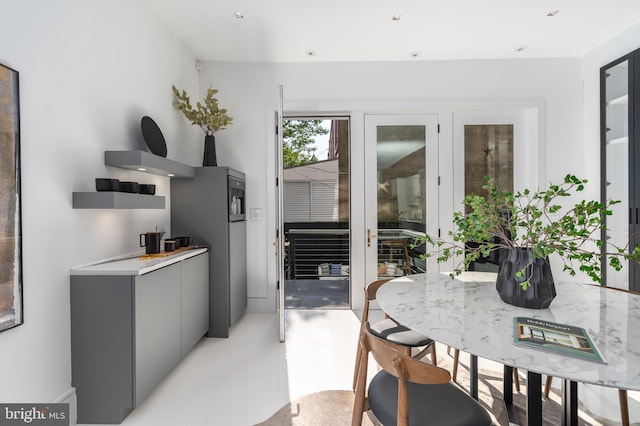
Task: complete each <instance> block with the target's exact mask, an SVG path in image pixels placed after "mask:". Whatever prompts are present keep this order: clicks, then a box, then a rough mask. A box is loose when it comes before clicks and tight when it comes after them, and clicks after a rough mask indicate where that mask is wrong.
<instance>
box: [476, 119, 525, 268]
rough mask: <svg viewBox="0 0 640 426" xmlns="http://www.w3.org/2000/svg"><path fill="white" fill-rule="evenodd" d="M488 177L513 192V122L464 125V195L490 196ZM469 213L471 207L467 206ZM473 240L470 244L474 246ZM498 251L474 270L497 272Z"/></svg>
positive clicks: (483, 258) (481, 261)
mask: <svg viewBox="0 0 640 426" xmlns="http://www.w3.org/2000/svg"><path fill="white" fill-rule="evenodd" d="M486 178H490V179H492V180H493V181H495V182H496V184H497V185H498V188H500V189H501V190H502V191H510V192H513V124H477V125H476V124H471V125H465V126H464V195H465V196H467V195H483V196H487V195H488V194H487V191H486V190H485V189H483V188H482V186H483V185H484V184H485V183H486ZM466 208H467V213H469V210H470V207H469V206H466ZM474 244H475V243H474V242H472V241H469V242H467V246H471V247H472V246H473V245H474ZM498 262H499V259H498V252H497V251H494V252H492V253H490V254H489V255H488V256H486V257H482V258H480V259H478V260H477V261H475V262H473V263H472V264H471V265H470V266H469V269H470V270H472V271H482V272H497V271H498Z"/></svg>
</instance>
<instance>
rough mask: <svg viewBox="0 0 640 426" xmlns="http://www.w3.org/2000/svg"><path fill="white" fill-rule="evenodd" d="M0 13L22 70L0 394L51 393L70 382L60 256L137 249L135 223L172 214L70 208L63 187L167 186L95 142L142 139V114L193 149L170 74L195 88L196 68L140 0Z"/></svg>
mask: <svg viewBox="0 0 640 426" xmlns="http://www.w3.org/2000/svg"><path fill="white" fill-rule="evenodd" d="M1 13H2V25H0V63H3V64H5V65H7V66H10V67H12V68H14V69H16V70H18V71H19V73H20V75H19V78H20V127H21V148H22V197H23V198H22V201H23V207H24V209H23V249H24V257H23V261H24V315H25V323H24V324H23V325H21V326H19V327H16V328H14V329H11V330H9V331H5V332H3V333H0V348H1V350H0V377H1V378H2V379H1V381H2V385H1V386H0V401H2V402H6V403H8V402H54V401H59V400H62V399H64V398H65V397H66V396H67V395H68V393H69V392H70V388H71V355H70V310H69V270H70V268H71V267H72V266H75V265H80V264H86V263H89V262H92V261H97V260H100V259H105V258H109V257H113V256H117V255H122V254H125V253H132V252H137V251H139V250H140V248H139V247H138V234H139V233H141V232H145V231H147V230H151V229H153V227H154V226H155V225H164V226H165V227H166V228H167V231H169V229H168V227H169V224H170V223H169V210H168V209H164V210H118V211H115V210H114V211H111V210H95V211H94V210H74V209H72V208H71V193H72V192H73V191H93V190H95V186H94V178H96V177H116V178H120V179H121V180H127V179H128V180H135V181H139V182H148V183H155V184H157V185H158V188H157V193H158V194H159V195H168V178H162V177H155V176H153V175H146V174H142V173H137V172H128V171H123V170H120V169H116V168H110V167H105V165H104V151H105V150H118V149H144V142H143V139H142V136H141V134H140V130H139V128H140V127H139V126H140V119H141V117H142V116H143V115H149V116H151V117H152V118H154V120H155V121H156V122H157V123H158V125H159V126H160V128H161V129H162V130H163V133H164V136H165V139H166V141H167V145H168V151H169V154H168V157H169V158H174V159H177V160H181V161H183V162H188V163H190V164H196V163H197V162H198V161H200V159H201V154H200V152H201V149H202V148H201V147H200V146H198V145H197V144H198V139H197V133H195V132H193V131H192V129H191V128H190V125H189V124H188V123H187V122H186V120H184V118H183V117H182V116H181V115H180V113H179V112H178V111H175V110H174V109H173V108H172V106H171V102H172V94H171V84H173V83H175V84H178V85H180V86H182V87H185V88H187V89H188V90H191V91H195V90H196V89H197V88H198V81H197V72H196V71H195V67H194V62H195V59H194V57H193V55H192V54H191V53H190V52H189V51H187V50H186V49H185V48H184V47H183V46H182V45H181V44H180V43H178V42H177V41H176V39H175V38H174V37H173V36H172V35H171V34H170V33H169V32H168V31H167V30H166V29H165V27H164V26H163V24H162V23H161V22H160V21H159V20H158V19H157V18H156V16H155V15H154V14H153V13H152V12H151V11H150V10H149V9H148V8H147V6H146V5H145V4H144V3H143V2H141V1H138V0H134V1H132V0H92V1H85V0H40V1H38V0H12V1H4V2H3V3H2V12H1ZM181 135H183V136H184V135H189V136H188V137H189V140H185V139H183V138H182V137H181ZM200 143H201V142H200ZM167 202H168V198H167Z"/></svg>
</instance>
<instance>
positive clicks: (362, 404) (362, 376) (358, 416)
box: [351, 345, 369, 426]
mask: <svg viewBox="0 0 640 426" xmlns="http://www.w3.org/2000/svg"><path fill="white" fill-rule="evenodd" d="M358 346H360V345H358ZM359 351H360V362H359V364H360V368H359V369H358V378H357V380H356V389H355V393H356V395H355V399H354V401H353V414H352V417H351V426H361V425H362V416H363V414H364V410H365V408H366V406H367V398H366V387H367V368H368V358H369V354H368V353H367V352H366V351H365V350H363V349H362V348H361V347H359Z"/></svg>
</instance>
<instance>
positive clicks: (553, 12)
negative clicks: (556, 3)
mask: <svg viewBox="0 0 640 426" xmlns="http://www.w3.org/2000/svg"><path fill="white" fill-rule="evenodd" d="M558 12H560V11H559V10H552V11H551V12H549V13H547V16H556V15H557V14H558Z"/></svg>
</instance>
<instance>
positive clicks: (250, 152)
mask: <svg viewBox="0 0 640 426" xmlns="http://www.w3.org/2000/svg"><path fill="white" fill-rule="evenodd" d="M200 84H201V88H202V89H203V90H204V89H205V88H206V87H208V86H210V85H212V86H213V87H215V88H217V89H219V90H220V93H219V95H220V100H221V104H222V105H223V106H224V107H226V108H228V109H229V112H230V114H231V115H232V116H233V117H234V125H233V126H232V127H230V128H229V129H227V130H224V131H223V132H220V133H219V134H217V136H216V138H217V139H219V140H220V143H219V144H218V154H219V163H220V164H223V165H228V166H230V167H234V168H238V169H240V170H243V171H245V172H246V174H247V207H248V208H249V209H251V208H261V209H264V211H265V214H264V220H263V221H249V222H248V227H247V232H248V239H249V240H250V241H251V244H249V248H248V262H247V264H248V265H250V268H249V270H248V277H249V310H250V311H252V312H273V310H274V309H275V306H276V305H275V269H274V265H275V264H274V256H273V246H272V243H273V241H274V238H273V236H274V235H275V231H274V224H273V223H272V222H273V220H274V215H273V212H274V195H273V188H274V178H273V176H274V168H273V152H274V149H275V148H274V140H275V138H274V134H273V125H274V124H273V123H274V118H273V117H274V110H275V106H276V88H277V85H279V84H283V85H284V99H285V101H284V106H285V112H291V113H294V112H330V113H350V114H351V117H352V120H351V126H352V127H351V157H350V158H351V161H352V170H353V173H352V176H351V179H352V190H351V195H352V199H351V205H352V241H364V234H365V229H364V226H365V225H364V220H363V218H364V208H363V206H364V200H363V199H362V197H363V194H362V192H363V191H362V190H360V188H362V187H363V178H362V177H361V171H362V170H363V169H364V164H363V160H362V158H363V155H362V154H363V143H364V139H363V129H364V124H363V113H365V112H385V113H406V112H438V113H440V120H441V123H444V128H443V132H442V133H441V135H440V144H441V147H442V146H443V144H449V145H450V144H451V137H452V136H451V135H452V131H451V126H452V119H451V113H452V111H458V110H470V109H483V108H494V109H496V108H497V109H500V108H509V107H512V106H514V105H516V106H518V107H522V106H527V105H533V106H539V105H542V106H543V108H542V109H540V111H542V112H541V114H542V116H540V117H539V121H540V122H541V123H542V124H543V126H544V127H543V128H542V129H543V134H541V135H540V140H541V141H543V143H546V147H553V149H552V150H546V151H545V150H544V149H542V152H543V153H545V152H546V154H545V157H544V158H545V159H546V164H544V165H539V172H540V176H539V182H542V183H545V182H547V181H548V180H556V181H557V180H558V179H559V178H560V177H563V176H564V175H565V174H566V173H569V172H570V173H575V174H578V175H582V174H583V173H584V169H583V162H582V157H581V156H580V155H577V154H576V153H580V152H582V146H583V144H582V138H581V135H582V128H581V126H582V122H581V84H580V60H579V59H538V60H535V59H531V60H478V61H434V62H424V61H417V62H394V63H379V62H371V63H364V62H363V63H290V64H276V63H226V62H208V63H205V66H204V69H203V71H202V72H201V74H200ZM543 148H545V147H543ZM545 166H546V168H545ZM356 249H357V247H355V244H354V246H352V256H354V257H352V264H358V262H363V261H364V260H363V259H364V258H363V255H362V253H356ZM554 272H555V271H554ZM352 281H353V283H360V285H362V282H364V277H362V276H358V275H356V273H355V270H354V274H353V275H352ZM359 293H360V292H359V291H358V292H356V293H355V294H354V295H355V296H356V297H358V296H359ZM356 306H357V301H356Z"/></svg>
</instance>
